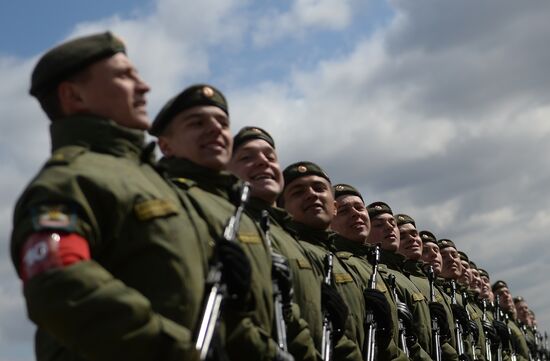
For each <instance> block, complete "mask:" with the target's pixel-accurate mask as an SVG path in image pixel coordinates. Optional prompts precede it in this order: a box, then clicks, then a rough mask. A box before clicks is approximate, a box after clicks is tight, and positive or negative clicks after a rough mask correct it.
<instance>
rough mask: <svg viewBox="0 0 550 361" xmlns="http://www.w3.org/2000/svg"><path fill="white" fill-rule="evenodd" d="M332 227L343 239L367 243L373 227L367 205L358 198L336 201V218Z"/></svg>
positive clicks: (349, 197) (352, 196) (342, 197)
mask: <svg viewBox="0 0 550 361" xmlns="http://www.w3.org/2000/svg"><path fill="white" fill-rule="evenodd" d="M330 227H331V228H332V230H333V231H335V232H336V233H338V234H340V235H342V236H343V237H345V238H347V239H349V240H352V241H355V242H358V243H365V242H366V240H367V237H368V236H369V233H370V229H371V225H370V218H369V213H368V212H367V209H366V208H365V204H364V203H363V201H362V200H361V198H359V197H358V196H354V195H345V196H341V197H338V199H336V216H335V217H334V219H333V220H332V223H331V224H330Z"/></svg>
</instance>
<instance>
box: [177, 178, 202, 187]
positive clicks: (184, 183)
mask: <svg viewBox="0 0 550 361" xmlns="http://www.w3.org/2000/svg"><path fill="white" fill-rule="evenodd" d="M172 182H174V183H175V184H176V185H177V186H179V187H180V188H183V189H189V188H192V187H194V186H195V185H196V184H197V183H196V182H195V181H194V180H191V179H189V178H183V177H180V178H172Z"/></svg>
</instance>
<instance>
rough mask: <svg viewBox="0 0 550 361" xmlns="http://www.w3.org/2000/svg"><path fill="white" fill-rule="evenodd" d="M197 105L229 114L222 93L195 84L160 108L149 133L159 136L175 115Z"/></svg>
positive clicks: (210, 87)
mask: <svg viewBox="0 0 550 361" xmlns="http://www.w3.org/2000/svg"><path fill="white" fill-rule="evenodd" d="M198 105H213V106H216V107H218V108H220V109H221V110H223V111H224V112H225V114H229V112H228V110H227V101H226V100H225V97H224V96H223V94H222V92H220V91H219V90H218V89H216V88H214V87H213V86H210V85H207V84H195V85H192V86H190V87H188V88H186V89H184V90H183V91H182V92H181V93H179V94H178V95H176V96H175V97H173V98H172V99H170V100H169V101H168V102H167V103H166V104H165V105H164V106H163V107H162V109H161V110H160V112H159V113H158V114H157V116H156V117H155V120H154V121H153V124H152V125H151V129H149V133H151V134H152V135H155V136H159V135H161V134H162V132H163V131H164V129H165V128H166V126H167V125H168V124H170V122H171V121H172V119H174V117H175V116H176V115H178V114H179V113H181V112H182V111H184V110H186V109H189V108H192V107H195V106H198Z"/></svg>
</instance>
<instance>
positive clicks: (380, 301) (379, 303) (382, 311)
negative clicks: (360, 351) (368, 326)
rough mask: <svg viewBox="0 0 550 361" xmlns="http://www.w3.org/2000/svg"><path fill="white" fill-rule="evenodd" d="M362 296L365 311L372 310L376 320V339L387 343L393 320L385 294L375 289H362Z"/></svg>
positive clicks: (390, 336) (390, 334)
mask: <svg viewBox="0 0 550 361" xmlns="http://www.w3.org/2000/svg"><path fill="white" fill-rule="evenodd" d="M363 298H364V300H365V308H366V310H367V312H372V313H373V316H374V320H375V321H376V336H377V339H378V341H379V342H380V343H381V344H382V345H384V344H386V345H387V343H389V342H390V340H391V338H392V326H393V322H392V315H391V308H390V304H389V303H388V300H387V299H386V296H384V294H383V293H382V292H380V291H378V290H376V289H366V290H364V291H363ZM383 348H384V347H383Z"/></svg>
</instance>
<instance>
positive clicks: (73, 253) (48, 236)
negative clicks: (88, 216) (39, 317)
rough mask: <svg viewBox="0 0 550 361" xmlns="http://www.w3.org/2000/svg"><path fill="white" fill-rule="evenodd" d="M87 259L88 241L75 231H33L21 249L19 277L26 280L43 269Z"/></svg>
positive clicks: (88, 255)
mask: <svg viewBox="0 0 550 361" xmlns="http://www.w3.org/2000/svg"><path fill="white" fill-rule="evenodd" d="M87 259H90V247H89V246H88V242H87V241H86V240H85V239H84V238H83V237H82V236H80V235H78V234H76V233H64V232H54V231H43V232H37V233H33V234H31V235H30V236H29V238H28V239H27V241H26V242H25V244H24V245H23V248H22V250H21V263H20V273H21V279H22V280H23V282H26V281H27V280H29V279H31V278H32V277H34V276H36V275H37V274H40V273H42V272H44V271H47V270H50V269H54V268H60V267H63V266H67V265H70V264H73V263H75V262H78V261H82V260H87Z"/></svg>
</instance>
